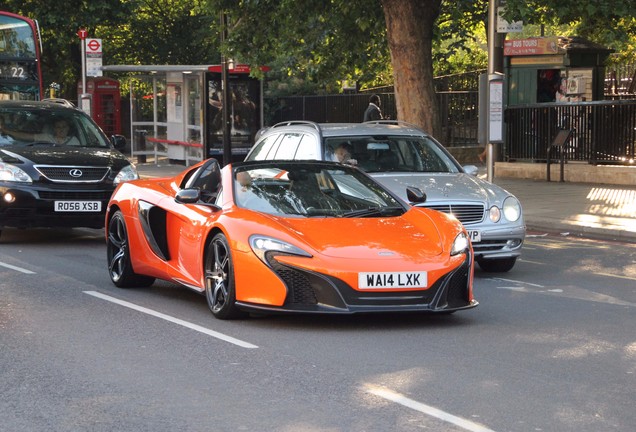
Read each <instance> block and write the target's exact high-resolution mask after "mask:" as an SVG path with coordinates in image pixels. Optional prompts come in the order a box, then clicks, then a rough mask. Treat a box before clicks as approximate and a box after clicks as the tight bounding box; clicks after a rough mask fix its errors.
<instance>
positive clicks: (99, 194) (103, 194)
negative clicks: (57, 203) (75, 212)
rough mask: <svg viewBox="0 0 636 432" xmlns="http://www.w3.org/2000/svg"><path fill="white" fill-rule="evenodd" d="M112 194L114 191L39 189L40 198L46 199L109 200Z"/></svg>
mask: <svg viewBox="0 0 636 432" xmlns="http://www.w3.org/2000/svg"><path fill="white" fill-rule="evenodd" d="M112 194H113V192H112V191H87V192H84V191H70V192H69V191H38V195H40V198H42V199H46V200H78V201H82V200H91V201H95V200H99V201H108V200H109V199H110V196H111V195H112Z"/></svg>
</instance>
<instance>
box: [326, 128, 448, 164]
mask: <svg viewBox="0 0 636 432" xmlns="http://www.w3.org/2000/svg"><path fill="white" fill-rule="evenodd" d="M325 153H326V154H325V159H326V160H334V161H336V162H344V163H352V164H355V165H357V166H358V168H360V169H362V170H364V171H366V172H370V173H373V172H386V171H394V172H396V171H404V172H428V173H457V172H459V171H460V168H459V167H458V166H457V164H456V163H455V162H454V161H453V160H452V159H451V158H450V157H449V156H448V155H447V153H446V152H445V151H444V150H443V148H442V147H441V145H439V144H438V143H436V142H435V141H433V140H432V139H430V138H428V137H425V136H399V135H397V136H386V135H384V136H354V137H333V138H326V139H325ZM343 154H344V155H345V156H342V155H343ZM343 158H344V160H343Z"/></svg>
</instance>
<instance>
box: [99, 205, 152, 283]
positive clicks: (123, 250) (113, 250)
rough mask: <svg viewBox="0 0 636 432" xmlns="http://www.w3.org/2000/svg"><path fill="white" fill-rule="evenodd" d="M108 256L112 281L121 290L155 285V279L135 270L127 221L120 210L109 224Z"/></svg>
mask: <svg viewBox="0 0 636 432" xmlns="http://www.w3.org/2000/svg"><path fill="white" fill-rule="evenodd" d="M106 255H107V257H108V273H109V274H110V280H111V281H112V282H113V283H114V284H115V286H117V287H119V288H130V287H147V286H150V285H152V284H153V283H154V281H155V278H153V277H150V276H143V275H139V274H137V273H135V272H134V270H133V267H132V263H131V261H130V244H129V242H128V231H127V230H126V221H125V220H124V215H123V214H122V212H121V211H119V210H118V211H116V212H115V214H113V217H112V218H111V219H110V222H109V223H108V239H107V241H106Z"/></svg>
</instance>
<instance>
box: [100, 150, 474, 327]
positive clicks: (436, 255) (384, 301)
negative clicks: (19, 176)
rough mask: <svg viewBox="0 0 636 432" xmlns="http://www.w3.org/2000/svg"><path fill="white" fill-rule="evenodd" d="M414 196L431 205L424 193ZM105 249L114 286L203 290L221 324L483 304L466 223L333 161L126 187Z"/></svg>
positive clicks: (244, 165)
mask: <svg viewBox="0 0 636 432" xmlns="http://www.w3.org/2000/svg"><path fill="white" fill-rule="evenodd" d="M408 195H409V199H410V200H411V201H412V202H416V201H420V202H421V201H423V200H425V199H426V197H425V195H424V194H422V192H421V191H419V190H418V189H415V188H409V189H408ZM106 242H107V255H108V270H109V273H110V277H111V280H112V282H113V283H114V284H115V285H116V286H118V287H122V288H124V287H135V286H148V285H151V284H152V283H153V282H154V280H155V279H156V278H158V279H163V280H167V281H171V282H174V283H177V284H181V285H183V286H186V287H188V288H191V289H193V290H195V291H198V292H200V293H203V294H205V297H206V299H207V302H208V306H209V308H210V310H211V311H212V313H213V314H214V316H215V317H217V318H220V319H230V318H236V317H239V316H241V315H244V314H246V313H247V312H249V311H252V312H261V313H263V312H312V313H356V312H385V311H423V312H444V313H449V312H452V311H455V310H459V309H467V308H472V307H474V306H476V305H477V302H476V301H475V300H474V298H473V291H472V285H473V269H474V263H473V251H472V247H471V244H470V241H469V240H468V237H467V233H466V230H465V229H464V227H463V226H462V224H461V223H460V222H459V221H458V220H456V219H455V218H453V217H452V216H449V215H447V214H444V213H441V212H438V211H435V210H429V209H426V208H420V207H412V206H410V205H408V204H406V203H404V202H403V201H402V200H401V199H400V198H398V197H397V196H395V195H394V194H393V193H391V192H390V191H388V190H387V189H385V188H384V187H383V186H381V185H380V184H378V183H377V182H375V181H374V180H373V179H371V177H369V176H368V175H366V174H365V173H364V172H362V171H360V170H358V169H357V168H355V167H351V166H347V165H341V164H338V163H335V162H316V161H257V162H240V163H235V164H231V165H227V166H225V167H224V168H223V169H221V168H220V167H219V165H218V163H217V161H216V160H214V159H208V160H205V161H202V162H200V163H199V164H197V165H195V166H193V167H190V168H188V169H186V170H184V171H183V172H182V173H181V174H179V175H177V176H175V177H173V178H159V179H146V180H135V181H131V182H126V183H122V184H121V185H119V186H118V188H117V189H116V190H115V192H114V193H113V196H112V198H111V200H110V202H109V204H108V211H107V214H106Z"/></svg>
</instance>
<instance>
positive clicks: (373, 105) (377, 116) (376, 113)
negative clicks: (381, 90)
mask: <svg viewBox="0 0 636 432" xmlns="http://www.w3.org/2000/svg"><path fill="white" fill-rule="evenodd" d="M382 119H383V117H382V111H380V96H378V95H377V94H374V95H372V96H371V97H370V98H369V106H368V107H367V110H366V111H365V112H364V120H362V121H365V122H366V121H373V120H382Z"/></svg>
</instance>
